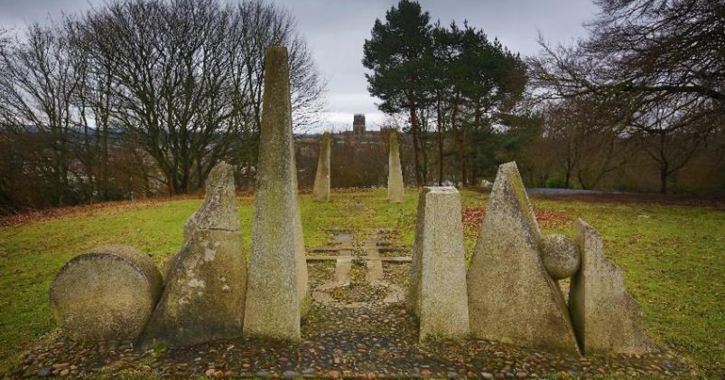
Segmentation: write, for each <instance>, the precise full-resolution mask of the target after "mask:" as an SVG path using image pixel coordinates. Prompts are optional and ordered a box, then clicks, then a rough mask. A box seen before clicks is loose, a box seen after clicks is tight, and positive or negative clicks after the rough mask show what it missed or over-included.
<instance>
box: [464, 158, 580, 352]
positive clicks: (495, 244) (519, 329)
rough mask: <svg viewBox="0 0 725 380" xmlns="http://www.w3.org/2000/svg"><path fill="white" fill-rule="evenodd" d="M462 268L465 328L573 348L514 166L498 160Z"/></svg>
mask: <svg viewBox="0 0 725 380" xmlns="http://www.w3.org/2000/svg"><path fill="white" fill-rule="evenodd" d="M480 231H481V232H480V234H479V236H478V241H477V242H476V247H475V248H474V252H473V257H472V259H471V264H470V268H469V270H468V275H467V281H468V308H469V313H470V322H471V334H472V335H473V336H474V337H476V338H483V339H490V340H496V341H501V342H504V343H509V344H514V345H518V346H524V347H534V348H540V349H546V350H556V351H565V352H579V350H578V346H577V341H576V338H575V336H574V330H573V329H572V325H571V321H570V319H569V313H568V311H567V307H566V304H565V303H564V299H563V296H562V294H561V291H560V290H559V287H558V286H557V284H556V283H555V282H554V280H553V279H552V278H551V277H550V276H549V274H548V273H547V272H546V268H545V267H544V264H543V261H542V259H541V256H540V253H539V248H538V246H539V242H540V240H541V239H542V237H541V231H540V230H539V225H538V224H537V222H536V217H535V216H534V211H533V208H532V207H531V203H529V198H528V196H527V195H526V190H525V188H524V184H523V182H522V181H521V176H520V175H519V171H518V169H517V167H516V163H514V162H509V163H506V164H503V165H501V166H499V169H498V174H496V181H495V183H494V185H493V190H492V192H491V196H490V198H489V201H488V205H487V206H486V216H485V217H484V220H483V225H481V230H480Z"/></svg>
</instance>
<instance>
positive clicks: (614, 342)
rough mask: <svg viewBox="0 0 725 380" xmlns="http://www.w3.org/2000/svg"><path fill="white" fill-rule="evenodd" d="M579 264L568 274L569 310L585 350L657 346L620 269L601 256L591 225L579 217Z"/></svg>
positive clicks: (640, 350)
mask: <svg viewBox="0 0 725 380" xmlns="http://www.w3.org/2000/svg"><path fill="white" fill-rule="evenodd" d="M576 244H577V245H578V247H579V250H580V252H581V268H580V269H579V272H578V273H577V274H576V275H575V276H574V277H573V278H572V281H571V287H570V290H569V310H570V311H571V319H572V322H573V324H574V329H575V330H576V332H577V337H578V338H579V343H580V345H581V346H582V350H583V351H584V352H585V353H589V352H595V353H604V354H609V353H621V354H643V353H648V352H655V351H657V350H658V348H657V346H656V345H655V343H654V342H653V341H652V340H651V339H650V338H649V337H648V336H647V335H646V334H645V328H644V323H643V321H642V311H641V310H640V308H639V305H637V302H636V301H635V300H634V299H633V298H632V296H630V295H629V294H628V293H627V291H626V290H625V289H624V281H623V279H622V272H621V271H620V270H619V268H617V267H616V266H615V265H614V264H612V263H610V262H609V260H607V258H606V257H605V256H604V242H603V241H602V237H601V236H599V233H598V232H597V230H595V229H594V227H592V226H590V225H589V224H587V223H586V222H585V221H583V220H581V219H579V221H578V222H577V227H576Z"/></svg>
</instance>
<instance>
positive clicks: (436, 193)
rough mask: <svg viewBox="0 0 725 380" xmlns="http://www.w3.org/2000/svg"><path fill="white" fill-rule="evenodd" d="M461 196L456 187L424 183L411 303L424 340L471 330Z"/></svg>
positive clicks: (420, 199) (415, 249)
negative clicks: (427, 185)
mask: <svg viewBox="0 0 725 380" xmlns="http://www.w3.org/2000/svg"><path fill="white" fill-rule="evenodd" d="M465 260H466V259H465V255H464V250H463V224H462V222H461V198H460V195H459V193H458V190H456V188H455V187H424V188H423V189H422V190H421V192H420V198H419V201H418V216H417V221H416V230H415V243H414V248H413V263H412V265H411V273H410V278H411V281H410V292H409V298H408V306H409V308H410V309H411V311H412V312H413V313H414V314H415V315H416V316H417V317H418V319H419V321H420V335H419V339H420V341H421V342H422V341H424V340H425V339H426V338H429V337H437V338H444V339H460V338H463V337H464V336H466V335H467V334H468V332H469V319H468V318H469V316H468V295H467V290H466V262H465Z"/></svg>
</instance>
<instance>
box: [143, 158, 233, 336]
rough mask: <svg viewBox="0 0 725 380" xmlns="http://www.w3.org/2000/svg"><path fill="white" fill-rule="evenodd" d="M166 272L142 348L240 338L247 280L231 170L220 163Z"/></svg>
mask: <svg viewBox="0 0 725 380" xmlns="http://www.w3.org/2000/svg"><path fill="white" fill-rule="evenodd" d="M167 273H168V278H167V279H166V283H165V287H164V293H163V295H162V296H161V300H160V301H159V303H158V305H157V306H156V310H154V314H153V315H152V316H151V320H150V321H149V324H148V326H146V329H145V330H144V333H143V335H142V336H141V338H140V342H139V343H140V344H141V346H144V347H148V346H150V345H151V344H153V343H154V342H165V343H170V344H173V345H191V344H197V343H202V342H208V341H213V340H216V339H232V338H238V337H240V336H241V335H242V322H243V318H244V300H245V294H246V285H247V275H246V260H245V254H244V251H243V245H242V236H241V231H240V224H239V215H238V211H237V205H236V196H235V190H234V172H233V169H232V166H231V165H229V164H226V163H223V162H222V163H219V164H217V165H216V166H215V167H214V168H213V169H212V171H211V172H210V173H209V177H208V178H207V180H206V194H205V196H204V203H202V205H201V207H200V208H199V209H198V210H197V211H196V212H195V213H194V214H193V215H192V216H191V217H190V218H189V219H188V220H187V221H186V225H185V226H184V245H183V246H182V248H181V250H180V251H179V253H177V254H176V256H174V258H173V259H172V260H171V261H170V262H169V268H168V272H167Z"/></svg>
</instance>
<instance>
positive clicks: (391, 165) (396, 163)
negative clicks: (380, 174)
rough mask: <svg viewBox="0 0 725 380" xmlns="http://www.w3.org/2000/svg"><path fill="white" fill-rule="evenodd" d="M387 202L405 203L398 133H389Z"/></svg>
mask: <svg viewBox="0 0 725 380" xmlns="http://www.w3.org/2000/svg"><path fill="white" fill-rule="evenodd" d="M388 200H389V201H390V202H392V203H403V202H404V201H405V187H404V185H403V168H402V167H401V165H400V150H399V148H398V132H395V131H391V132H390V155H389V156H388Z"/></svg>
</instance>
